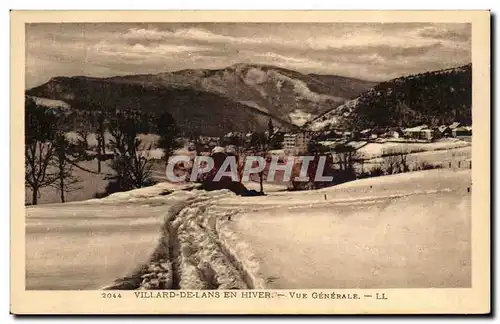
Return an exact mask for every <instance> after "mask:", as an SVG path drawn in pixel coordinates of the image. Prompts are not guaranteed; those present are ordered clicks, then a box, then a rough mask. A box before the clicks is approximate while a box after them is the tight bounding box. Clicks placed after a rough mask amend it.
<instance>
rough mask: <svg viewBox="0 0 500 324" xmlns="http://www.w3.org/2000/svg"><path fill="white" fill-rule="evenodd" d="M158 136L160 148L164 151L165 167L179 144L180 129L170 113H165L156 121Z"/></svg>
mask: <svg viewBox="0 0 500 324" xmlns="http://www.w3.org/2000/svg"><path fill="white" fill-rule="evenodd" d="M154 126H155V130H156V134H157V135H159V136H160V140H159V142H158V147H159V148H161V149H162V150H163V159H164V161H165V165H167V163H168V159H169V158H170V156H171V155H172V153H173V151H174V149H176V148H178V147H179V146H180V145H179V142H178V141H177V136H178V135H179V128H178V127H177V125H176V123H175V120H174V118H173V117H172V115H170V114H169V113H168V112H164V113H163V114H161V115H160V116H159V117H158V118H156V119H155V125H154Z"/></svg>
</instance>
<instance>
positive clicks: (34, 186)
mask: <svg viewBox="0 0 500 324" xmlns="http://www.w3.org/2000/svg"><path fill="white" fill-rule="evenodd" d="M58 125H59V123H58V120H57V114H56V112H55V111H54V110H52V109H45V108H43V107H39V106H37V104H36V103H35V101H34V100H32V99H31V98H29V97H26V98H25V124H24V127H25V132H24V154H25V173H24V178H25V186H26V187H28V188H30V189H31V191H32V199H31V203H32V204H33V205H36V204H37V203H38V196H39V194H40V189H41V188H44V187H48V186H50V185H52V184H53V183H54V182H55V181H56V180H57V174H56V173H55V172H53V171H52V170H50V168H49V166H50V164H51V161H52V160H53V158H54V155H55V153H56V150H55V146H54V143H53V140H54V138H55V136H56V132H57V127H58Z"/></svg>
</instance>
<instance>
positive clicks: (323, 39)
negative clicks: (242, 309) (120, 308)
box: [12, 14, 489, 302]
mask: <svg viewBox="0 0 500 324" xmlns="http://www.w3.org/2000/svg"><path fill="white" fill-rule="evenodd" d="M450 15H451V14H450ZM434 17H435V16H434ZM481 17H482V18H483V19H484V20H486V21H489V15H482V16H481ZM434 20H435V19H434ZM23 25H24V40H23V44H22V46H23V47H24V56H23V57H18V59H19V60H22V61H23V62H22V63H21V64H22V65H23V69H24V79H23V82H24V89H22V92H24V98H23V99H21V98H18V100H19V102H20V103H22V104H24V115H23V116H24V119H20V120H24V127H23V126H21V124H19V127H20V128H21V129H23V132H24V156H23V157H22V159H24V192H23V195H24V207H23V208H22V209H20V210H22V211H23V214H24V215H21V216H19V217H24V225H23V227H24V233H22V236H23V241H22V244H23V246H24V247H23V248H24V255H23V256H22V258H23V262H24V269H19V270H21V273H22V275H23V277H24V278H23V280H24V281H23V282H24V288H23V290H26V291H27V292H28V291H95V290H98V291H100V293H102V298H104V299H105V298H108V299H109V298H111V299H113V298H117V296H120V297H118V298H122V294H124V293H126V292H127V291H132V290H133V291H137V292H134V294H135V295H134V298H135V299H137V298H169V297H171V298H174V297H180V298H182V297H183V296H184V297H186V296H187V297H186V298H194V299H211V298H212V299H213V298H222V297H223V296H226V297H227V296H231V295H226V294H234V296H238V297H240V296H241V297H242V298H264V299H266V298H267V299H273V298H274V299H276V298H279V297H280V296H281V297H283V298H284V296H285V295H286V296H288V297H289V298H290V299H301V298H304V299H305V298H309V299H311V300H314V299H340V300H342V299H344V300H351V302H355V301H356V300H359V299H365V300H367V299H377V300H381V299H382V300H385V299H387V296H388V293H387V291H388V289H389V290H390V289H433V288H435V289H444V288H447V289H452V288H462V289H472V288H473V277H472V269H473V259H474V258H473V244H472V243H473V242H472V238H473V234H472V233H473V232H472V227H473V226H472V223H473V222H472V219H473V217H472V215H473V209H472V204H477V203H478V201H473V199H472V192H473V182H474V184H476V183H480V184H481V183H483V182H481V181H479V182H476V180H474V181H473V171H472V170H473V169H472V168H473V166H472V155H473V154H472V152H473V145H472V144H473V141H472V138H473V132H474V136H476V131H477V130H478V129H481V128H482V129H483V130H484V129H485V128H484V127H488V126H487V125H486V126H485V124H480V123H477V122H476V120H477V119H476V118H474V123H473V122H472V121H473V110H474V111H478V109H482V108H484V109H483V110H481V111H482V112H483V113H484V114H489V108H488V107H489V106H488V105H489V97H484V98H482V100H483V102H486V106H484V107H476V106H474V105H473V89H474V91H476V85H474V87H473V77H472V76H473V73H474V71H475V69H476V63H477V61H476V60H473V54H472V53H473V48H474V47H473V44H477V43H473V37H472V35H473V23H472V22H471V21H467V20H463V21H451V22H447V21H446V20H445V19H443V22H440V21H433V20H429V22H425V20H424V21H416V22H415V21H412V20H408V21H395V22H392V21H373V20H371V19H368V20H367V21H366V22H363V21H362V20H358V21H342V20H339V21H327V22H317V21H314V20H312V21H298V22H293V21H291V22H279V21H274V22H273V21H270V22H260V21H256V22H254V21H236V22H234V21H205V20H200V22H196V21H165V22H161V21H147V20H145V21H142V22H141V21H133V22H120V21H117V22H113V21H111V20H110V22H99V21H97V22H92V21H90V22H89V21H85V20H82V21H81V22H78V21H74V20H72V21H68V22H60V21H59V22H56V21H55V20H54V21H53V22H51V21H48V22H37V21H33V22H26V23H25V24H23ZM488 31H489V27H488ZM488 39H489V38H488ZM488 51H489V47H488ZM484 54H489V53H484ZM484 59H485V62H483V64H488V69H489V57H484ZM478 64H479V63H478ZM482 71H484V70H482ZM488 71H489V70H488ZM483 77H484V78H487V79H488V80H489V75H483ZM474 81H475V82H476V81H477V80H476V79H474ZM486 84H487V83H486ZM488 89H489V85H488ZM475 102H476V100H474V103H475ZM473 106H474V107H473ZM13 109H14V108H13ZM15 109H16V110H15V113H14V110H13V113H12V115H18V116H21V115H22V113H21V106H19V107H15ZM487 118H488V119H487V123H488V124H489V117H487ZM483 120H484V118H483ZM479 132H481V130H479ZM482 134H484V131H483V133H482ZM487 136H488V138H484V140H485V142H484V143H483V144H485V145H489V144H488V143H489V133H488V134H487ZM22 145H23V144H21V142H20V140H19V142H18V145H17V146H18V147H17V149H18V150H20V149H21V146H22ZM474 145H475V146H476V145H481V143H479V144H478V141H477V140H476V141H475V142H474ZM474 149H476V148H474ZM477 149H478V150H479V149H480V148H479V147H478V148H477ZM486 150H487V151H488V154H489V148H488V147H486ZM483 156H484V155H483ZM477 161H478V160H477V159H476V158H475V159H474V162H475V163H474V166H475V167H476V163H479V162H477ZM16 164H17V165H18V167H19V168H23V167H22V166H21V165H22V163H21V157H19V160H18V161H17V162H16ZM479 168H481V167H479ZM481 171H483V172H487V171H488V172H489V170H486V169H484V168H483V169H482V170H481ZM485 176H486V178H485V179H486V180H488V178H489V174H487V175H485ZM13 181H14V180H13ZM15 181H16V183H17V185H18V186H20V185H21V181H22V179H16V180H15ZM19 188H20V187H19ZM474 188H475V187H474ZM479 203H480V202H479ZM20 208H21V207H20ZM481 217H482V218H481V219H482V220H485V219H486V220H488V217H487V215H483V216H481ZM485 225H488V224H486V223H485ZM12 249H15V247H12ZM18 257H19V256H18ZM485 270H486V269H485ZM488 270H489V269H488ZM360 289H362V290H360ZM224 290H232V291H235V290H242V292H241V293H238V295H237V292H231V293H227V292H226V293H224V294H223V291H224ZM252 290H256V291H258V292H255V293H252ZM294 290H310V291H309V293H304V294H303V295H302V293H296V294H295V293H290V292H289V291H291V292H293V291H294ZM350 290H352V291H350ZM363 290H366V293H365V294H363V293H362V292H363ZM183 291H185V293H182V292H183ZM280 291H281V293H280ZM360 291H361V293H360ZM96 296H97V295H96ZM106 296H107V297H106ZM189 296H190V297H189ZM388 302H389V301H388Z"/></svg>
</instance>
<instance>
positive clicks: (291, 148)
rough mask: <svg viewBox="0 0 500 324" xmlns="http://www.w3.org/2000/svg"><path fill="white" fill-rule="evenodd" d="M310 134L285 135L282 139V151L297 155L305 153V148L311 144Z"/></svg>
mask: <svg viewBox="0 0 500 324" xmlns="http://www.w3.org/2000/svg"><path fill="white" fill-rule="evenodd" d="M311 138H312V135H311V133H310V132H300V133H295V134H285V135H284V138H283V149H285V151H286V152H289V153H293V154H299V153H305V152H307V146H308V145H309V143H310V142H311Z"/></svg>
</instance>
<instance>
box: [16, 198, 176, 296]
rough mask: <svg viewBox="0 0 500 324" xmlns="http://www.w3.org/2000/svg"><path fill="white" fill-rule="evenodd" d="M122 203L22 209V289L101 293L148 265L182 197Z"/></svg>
mask: <svg viewBox="0 0 500 324" xmlns="http://www.w3.org/2000/svg"><path fill="white" fill-rule="evenodd" d="M183 193H184V192H183ZM121 198H122V199H119V200H118V199H117V200H113V199H102V200H94V201H88V202H87V201H85V202H77V203H66V204H47V205H39V206H33V207H26V288H27V289H39V290H44V289H99V288H100V287H103V286H105V285H108V284H110V283H111V282H112V281H113V280H115V279H117V278H119V277H123V276H126V275H128V274H130V273H131V272H133V271H134V270H135V269H136V268H137V267H138V266H140V265H141V264H143V263H145V262H147V261H148V260H149V258H150V256H151V254H152V252H153V251H154V249H155V248H156V245H157V243H158V240H159V237H160V235H161V225H162V224H163V218H164V217H165V214H166V213H167V211H168V209H169V208H170V207H171V206H172V205H173V204H174V203H175V202H177V201H178V200H179V199H180V200H182V199H183V198H184V197H182V198H179V196H171V197H168V198H167V197H161V198H162V199H161V201H159V200H158V199H156V200H155V199H154V198H145V199H140V198H139V197H137V196H135V197H123V196H122V197H121ZM177 198H178V199H177Z"/></svg>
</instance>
